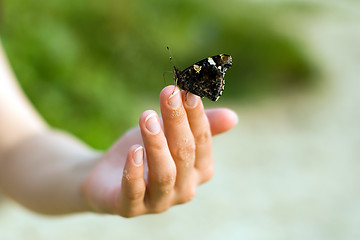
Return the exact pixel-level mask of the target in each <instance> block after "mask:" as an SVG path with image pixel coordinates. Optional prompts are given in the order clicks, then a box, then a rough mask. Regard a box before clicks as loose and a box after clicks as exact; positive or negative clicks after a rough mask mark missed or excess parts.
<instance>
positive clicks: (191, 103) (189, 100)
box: [185, 92, 199, 108]
mask: <svg viewBox="0 0 360 240" xmlns="http://www.w3.org/2000/svg"><path fill="white" fill-rule="evenodd" d="M198 99H199V97H198V96H196V95H195V94H192V93H190V92H189V93H187V95H186V101H185V104H186V106H187V107H189V108H194V107H196V105H197V103H198Z"/></svg>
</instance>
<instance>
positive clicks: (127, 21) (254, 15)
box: [1, 0, 314, 148]
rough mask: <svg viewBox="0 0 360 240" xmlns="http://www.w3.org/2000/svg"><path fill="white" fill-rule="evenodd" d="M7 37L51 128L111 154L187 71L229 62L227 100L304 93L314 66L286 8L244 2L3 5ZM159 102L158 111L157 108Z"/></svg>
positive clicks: (37, 1)
mask: <svg viewBox="0 0 360 240" xmlns="http://www.w3.org/2000/svg"><path fill="white" fill-rule="evenodd" d="M2 5H3V6H2V7H3V9H2V13H3V17H2V23H1V36H2V40H3V44H4V46H5V48H6V50H7V53H8V55H9V59H10V61H11V63H12V66H13V68H14V71H15V73H16V75H17V77H18V79H19V81H20V83H21V84H22V86H23V88H24V89H25V91H26V93H27V94H28V96H29V98H30V99H31V101H32V102H33V103H34V104H35V106H36V107H37V108H38V109H39V111H40V112H41V113H42V114H43V116H44V117H45V118H46V119H47V121H48V122H50V124H52V125H53V126H55V127H59V128H64V129H67V130H68V131H70V132H72V133H74V134H76V135H78V136H80V137H81V138H82V139H84V140H85V141H87V142H88V143H89V144H90V145H92V146H95V147H98V148H105V147H108V145H109V144H111V143H112V142H113V141H114V140H115V139H116V138H117V137H118V136H120V135H121V133H122V132H123V131H125V130H126V129H128V128H129V127H131V126H134V125H136V123H137V119H138V116H139V115H140V113H141V112H142V111H143V110H145V106H146V107H151V108H153V107H154V106H156V101H157V99H158V94H159V91H160V90H161V89H162V88H163V87H164V86H165V85H166V84H172V83H173V80H172V78H173V77H172V74H171V73H170V74H168V75H166V74H165V82H164V79H163V75H164V74H163V73H164V72H167V71H172V64H171V63H170V61H169V53H168V52H167V50H166V46H167V45H169V46H170V48H171V50H172V54H173V57H174V58H175V60H176V61H177V63H178V65H179V66H178V67H179V68H181V69H183V68H185V67H188V66H189V65H191V64H192V63H194V62H196V61H198V60H201V59H203V58H205V57H208V56H211V55H216V54H220V53H226V54H231V55H232V56H233V68H232V69H230V70H229V71H228V72H227V76H226V79H227V83H226V87H225V92H224V96H223V97H222V98H221V100H223V101H227V100H232V101H235V100H244V99H245V100H246V99H249V98H258V97H264V96H268V95H272V94H279V93H281V92H286V91H288V90H289V89H291V90H293V89H303V88H306V87H308V86H309V85H310V84H311V80H312V79H313V75H314V68H313V67H312V65H311V63H310V62H309V61H308V59H307V57H306V56H305V55H304V53H303V52H302V50H301V48H300V47H299V46H298V45H297V44H296V42H294V41H293V39H291V38H289V36H287V35H286V34H284V33H282V32H281V31H278V29H277V28H276V24H275V21H274V19H276V16H277V15H279V14H282V13H284V12H285V11H286V10H284V9H282V10H279V9H269V8H268V7H267V5H261V4H249V3H248V4H246V3H245V2H241V1H226V0H224V1H210V0H208V1H189V0H186V1H166V0H155V1H123V0H105V1H100V0H97V1H95V0H46V1H45V0H4V1H3V4H2ZM152 103H153V105H152Z"/></svg>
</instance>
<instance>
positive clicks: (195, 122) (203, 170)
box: [182, 92, 214, 182]
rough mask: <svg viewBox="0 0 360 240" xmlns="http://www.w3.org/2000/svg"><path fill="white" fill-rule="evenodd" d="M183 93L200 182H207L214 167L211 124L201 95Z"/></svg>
mask: <svg viewBox="0 0 360 240" xmlns="http://www.w3.org/2000/svg"><path fill="white" fill-rule="evenodd" d="M182 94H183V101H184V106H185V109H186V114H187V118H188V121H189V125H190V128H191V131H192V134H193V136H194V139H195V146H196V151H195V156H196V160H195V168H196V169H198V173H199V174H200V179H199V180H200V182H205V181H208V180H209V179H210V178H211V176H212V174H213V168H214V167H213V166H214V163H213V154H212V147H211V131H210V126H209V125H210V124H209V121H208V119H207V117H206V114H205V111H204V106H203V104H202V101H201V100H200V97H198V96H196V95H194V94H192V93H186V92H183V93H182Z"/></svg>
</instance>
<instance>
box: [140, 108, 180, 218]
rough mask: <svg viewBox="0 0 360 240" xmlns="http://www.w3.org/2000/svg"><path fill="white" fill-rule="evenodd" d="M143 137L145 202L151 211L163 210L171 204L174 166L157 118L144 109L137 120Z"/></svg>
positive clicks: (174, 175) (174, 174) (152, 112)
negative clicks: (145, 173) (146, 169)
mask: <svg viewBox="0 0 360 240" xmlns="http://www.w3.org/2000/svg"><path fill="white" fill-rule="evenodd" d="M139 125H140V129H141V134H142V137H143V141H144V145H145V150H146V156H147V162H148V167H149V173H148V192H147V194H146V196H145V203H146V204H147V206H148V208H149V210H150V211H152V212H162V211H165V210H166V209H167V208H169V207H170V205H171V202H172V201H171V198H172V192H173V188H174V184H175V179H176V167H175V163H174V161H173V159H172V157H171V154H170V151H169V148H168V146H167V142H166V139H165V135H164V132H163V131H162V129H161V126H160V123H159V118H158V116H157V114H156V113H155V112H154V111H151V110H150V111H145V112H144V113H143V114H142V115H141V117H140V120H139Z"/></svg>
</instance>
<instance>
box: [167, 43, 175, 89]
mask: <svg viewBox="0 0 360 240" xmlns="http://www.w3.org/2000/svg"><path fill="white" fill-rule="evenodd" d="M166 48H167V50H168V51H169V54H170V61H171V62H172V63H173V65H174V67H175V69H177V67H176V63H175V59H174V58H173V56H172V54H171V51H170V48H169V46H166ZM175 74H176V73H175ZM174 82H175V84H174V85H175V88H174V91H173V92H172V94H174V92H175V89H176V86H177V76H175V77H174Z"/></svg>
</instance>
